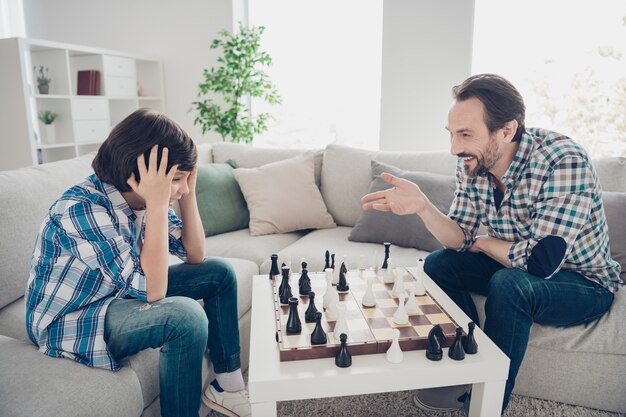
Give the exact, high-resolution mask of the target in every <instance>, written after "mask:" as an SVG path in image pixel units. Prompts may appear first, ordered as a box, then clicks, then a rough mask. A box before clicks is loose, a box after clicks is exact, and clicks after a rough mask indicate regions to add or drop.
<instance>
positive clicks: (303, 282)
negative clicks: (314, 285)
mask: <svg viewBox="0 0 626 417" xmlns="http://www.w3.org/2000/svg"><path fill="white" fill-rule="evenodd" d="M306 266H307V264H306V262H302V273H301V274H300V280H299V281H298V289H299V292H300V295H308V294H309V293H310V292H311V278H309V271H308V270H307V269H306Z"/></svg>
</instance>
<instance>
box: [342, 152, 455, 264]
mask: <svg viewBox="0 0 626 417" xmlns="http://www.w3.org/2000/svg"><path fill="white" fill-rule="evenodd" d="M383 172H388V173H390V174H392V175H395V176H396V177H400V178H404V179H407V180H409V181H411V182H413V183H415V184H417V185H418V186H419V187H420V189H421V190H422V192H423V193H424V194H425V195H426V196H427V197H428V199H429V200H430V201H431V202H432V203H433V204H434V205H435V206H436V207H437V208H438V209H439V211H441V212H442V213H444V214H447V213H448V210H449V209H450V206H451V205H452V200H453V199H454V189H455V180H454V177H453V176H450V175H440V174H432V173H430V172H420V171H404V170H402V169H398V168H396V167H394V166H393V165H389V164H384V163H382V162H378V161H372V177H373V180H372V183H371V184H370V189H369V191H368V192H369V193H373V192H376V191H380V190H386V189H388V188H391V187H392V185H391V184H389V183H388V182H385V181H383V180H382V179H381V178H380V175H381V174H382V173H383ZM348 239H349V240H352V241H354V242H372V243H384V242H391V243H393V244H395V245H398V246H403V247H406V248H417V249H422V250H426V251H431V252H432V251H434V250H437V249H441V248H442V246H441V244H440V243H439V241H437V239H435V237H434V236H433V235H432V234H431V233H430V232H429V231H428V229H427V228H426V226H425V225H424V222H423V221H422V219H421V218H420V217H419V216H417V215H407V216H398V215H396V214H393V213H391V212H382V211H377V210H367V211H362V212H361V215H360V216H359V219H358V220H357V222H356V225H354V228H353V229H352V232H350V236H349V237H348Z"/></svg>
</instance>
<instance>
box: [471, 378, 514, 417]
mask: <svg viewBox="0 0 626 417" xmlns="http://www.w3.org/2000/svg"><path fill="white" fill-rule="evenodd" d="M505 383H506V381H492V382H488V383H487V382H485V383H482V384H473V385H472V401H471V402H470V410H469V417H496V416H499V415H500V414H501V413H502V400H503V399H504V384H505Z"/></svg>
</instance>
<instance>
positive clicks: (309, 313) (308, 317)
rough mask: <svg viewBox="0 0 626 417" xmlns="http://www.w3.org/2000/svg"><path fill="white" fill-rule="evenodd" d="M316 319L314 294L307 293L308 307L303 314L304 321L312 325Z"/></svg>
mask: <svg viewBox="0 0 626 417" xmlns="http://www.w3.org/2000/svg"><path fill="white" fill-rule="evenodd" d="M316 317H317V307H316V306H315V293H314V292H313V291H309V307H308V308H307V309H306V311H305V312H304V321H306V322H307V323H314V322H315V319H316Z"/></svg>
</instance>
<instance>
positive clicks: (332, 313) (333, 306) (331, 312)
mask: <svg viewBox="0 0 626 417" xmlns="http://www.w3.org/2000/svg"><path fill="white" fill-rule="evenodd" d="M331 291H335V289H334V288H333V289H332V290H331ZM335 294H337V291H335ZM338 304H339V298H337V299H336V300H331V301H330V302H329V303H328V308H327V309H326V319H327V320H329V321H334V320H337V317H338V316H339V307H338Z"/></svg>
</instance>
